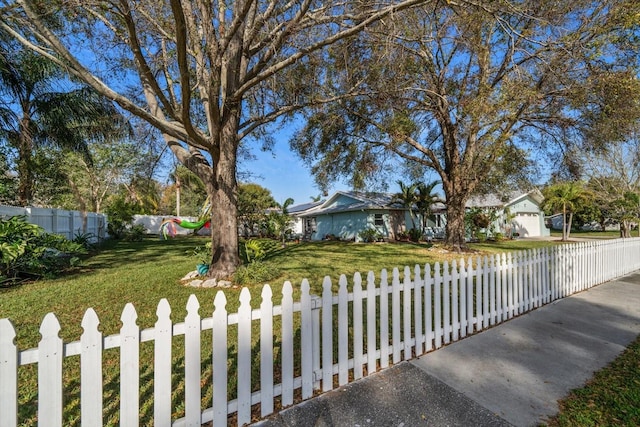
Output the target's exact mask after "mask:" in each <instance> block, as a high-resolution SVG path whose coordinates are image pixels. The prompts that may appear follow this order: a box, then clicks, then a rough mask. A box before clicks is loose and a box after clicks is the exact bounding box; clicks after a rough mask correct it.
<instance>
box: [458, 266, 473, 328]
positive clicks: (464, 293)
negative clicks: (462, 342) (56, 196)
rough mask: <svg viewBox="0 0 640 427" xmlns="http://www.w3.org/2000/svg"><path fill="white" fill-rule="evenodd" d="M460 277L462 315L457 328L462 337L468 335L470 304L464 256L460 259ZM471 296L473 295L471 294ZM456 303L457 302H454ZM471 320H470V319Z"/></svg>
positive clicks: (459, 300)
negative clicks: (468, 301)
mask: <svg viewBox="0 0 640 427" xmlns="http://www.w3.org/2000/svg"><path fill="white" fill-rule="evenodd" d="M458 277H459V281H460V283H459V285H460V287H459V292H460V296H459V298H458V307H459V309H458V310H459V316H460V326H459V327H458V328H456V329H458V330H459V334H460V337H461V338H464V337H466V336H467V319H468V313H469V311H468V309H467V307H468V304H467V268H466V263H465V261H464V258H462V259H460V272H459V273H458ZM469 298H471V296H469ZM454 303H455V302H454ZM469 321H470V320H469Z"/></svg>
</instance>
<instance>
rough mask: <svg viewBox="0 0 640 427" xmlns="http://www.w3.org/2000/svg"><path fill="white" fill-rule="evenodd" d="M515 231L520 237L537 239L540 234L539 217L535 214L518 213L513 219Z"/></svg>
mask: <svg viewBox="0 0 640 427" xmlns="http://www.w3.org/2000/svg"><path fill="white" fill-rule="evenodd" d="M514 222H515V223H516V227H515V231H516V232H518V233H520V236H522V237H538V236H540V235H541V233H540V215H539V214H535V213H519V214H516V217H515V219H514Z"/></svg>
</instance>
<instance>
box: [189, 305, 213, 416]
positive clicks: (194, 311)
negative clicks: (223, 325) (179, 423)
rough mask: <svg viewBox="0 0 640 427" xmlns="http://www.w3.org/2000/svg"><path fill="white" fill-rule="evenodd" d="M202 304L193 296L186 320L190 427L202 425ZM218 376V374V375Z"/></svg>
mask: <svg viewBox="0 0 640 427" xmlns="http://www.w3.org/2000/svg"><path fill="white" fill-rule="evenodd" d="M199 309H200V303H199V301H198V298H197V297H196V296H195V295H193V294H191V296H189V300H188V301H187V316H186V317H185V319H184V323H185V325H184V414H185V423H186V425H187V426H188V427H198V426H201V425H202V403H201V398H200V363H201V357H202V356H201V354H200V352H201V348H202V344H201V342H200V339H201V338H200V337H201V333H202V325H201V323H200V322H201V320H200V314H199V313H198V310H199ZM216 374H217V373H216Z"/></svg>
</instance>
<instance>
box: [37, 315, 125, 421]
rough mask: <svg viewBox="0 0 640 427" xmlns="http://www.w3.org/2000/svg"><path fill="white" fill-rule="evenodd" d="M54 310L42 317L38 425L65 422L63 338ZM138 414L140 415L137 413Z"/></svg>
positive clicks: (39, 353) (39, 351) (39, 350)
mask: <svg viewBox="0 0 640 427" xmlns="http://www.w3.org/2000/svg"><path fill="white" fill-rule="evenodd" d="M59 332H60V323H59V322H58V319H57V318H56V316H55V315H54V314H53V313H49V314H47V315H46V316H45V317H44V319H43V320H42V324H41V326H40V334H41V335H42V339H41V340H40V343H39V344H38V425H39V426H41V427H49V426H51V427H56V426H62V359H63V357H64V356H63V346H62V339H61V338H60V337H59V336H58V333H59ZM136 418H137V417H136Z"/></svg>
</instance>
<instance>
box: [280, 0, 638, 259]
mask: <svg viewBox="0 0 640 427" xmlns="http://www.w3.org/2000/svg"><path fill="white" fill-rule="evenodd" d="M639 8H640V6H639V3H638V2H637V1H627V0H605V1H601V2H592V1H581V0H577V1H575V0H560V1H554V2H545V1H534V2H522V1H482V2H477V3H475V4H468V3H467V4H461V3H458V2H455V1H447V2H437V3H435V4H426V5H424V6H422V7H421V8H419V9H417V8H414V9H410V10H407V11H404V12H403V13H398V14H395V15H393V16H390V17H388V18H386V19H384V20H382V21H379V22H377V23H375V24H373V25H371V26H369V27H368V28H367V31H366V32H364V33H361V34H360V36H359V37H358V38H357V39H349V40H344V41H342V42H340V43H338V44H336V45H334V47H333V48H332V54H331V56H330V58H331V59H332V61H333V64H334V65H333V67H332V68H331V70H332V71H333V73H332V75H331V76H330V78H329V79H328V81H330V82H332V83H333V86H332V87H331V88H328V87H327V90H329V89H332V90H333V91H334V93H342V92H343V91H344V90H345V88H351V87H353V86H354V85H356V86H357V87H358V88H359V91H360V93H361V95H360V96H357V97H352V98H349V99H345V100H341V101H339V102H337V103H334V104H331V105H326V106H322V107H319V108H317V109H316V110H315V111H314V113H313V114H311V115H309V117H308V121H307V124H306V127H305V128H304V129H303V130H302V131H301V132H300V133H299V134H298V135H297V136H296V138H294V140H293V141H292V145H293V147H294V148H295V149H296V150H297V151H298V152H299V153H300V154H301V155H302V157H303V158H304V159H307V160H308V161H309V163H310V164H311V165H312V167H313V170H314V172H315V173H316V176H317V178H318V180H319V181H320V182H323V181H325V182H326V181H330V180H332V179H335V178H336V177H338V176H340V175H345V174H349V175H351V176H352V177H353V178H354V179H353V182H354V183H355V184H362V183H363V180H364V178H366V176H368V175H370V174H372V173H375V172H376V171H377V170H378V169H379V167H380V159H381V158H382V157H381V156H382V155H383V154H384V153H393V154H394V155H396V156H399V157H400V158H401V159H404V160H406V161H408V162H414V163H418V164H420V165H422V166H424V167H426V168H428V169H430V170H432V171H435V172H436V173H437V174H438V175H439V177H440V180H441V182H442V187H443V190H444V193H445V197H446V205H447V230H446V234H447V237H446V239H447V242H448V243H449V244H450V245H451V246H453V247H455V248H461V247H463V246H464V245H465V239H464V237H465V236H464V211H465V204H466V202H467V200H469V198H470V197H471V196H472V195H473V194H474V193H477V192H486V191H491V187H495V186H496V185H498V184H499V183H500V182H504V181H505V180H507V179H509V178H510V177H512V176H514V175H516V176H517V175H518V174H519V173H520V171H521V170H522V168H523V166H524V165H525V164H526V161H525V162H523V160H527V159H528V158H529V157H530V156H531V155H532V154H533V153H539V152H543V151H547V150H549V149H550V148H554V149H555V148H558V147H562V146H565V145H567V143H568V142H570V141H571V142H573V141H574V140H575V139H584V141H589V142H591V143H594V144H595V143H599V144H602V143H606V142H607V140H609V139H611V138H613V137H615V136H616V135H614V134H615V132H612V134H611V135H609V136H606V135H605V138H604V140H598V138H593V130H594V129H596V128H597V126H602V129H609V130H611V129H613V125H615V124H616V123H617V124H618V125H620V124H628V123H629V120H627V119H628V118H624V120H617V118H619V117H621V116H619V114H621V113H623V112H624V111H627V110H626V107H628V104H629V102H628V101H629V100H631V99H632V98H631V97H630V98H625V97H624V96H620V95H621V93H624V90H625V89H623V88H625V87H637V86H638V84H637V83H638V80H637V68H635V67H637V60H638V57H637V50H636V49H637V39H638V37H637V36H638V26H639V25H640V19H639V18H638V17H639V16H640V13H639ZM634 45H635V47H634ZM603 82H609V83H613V82H617V83H616V87H618V88H620V91H618V92H617V93H614V92H613V91H602V92H601V93H600V95H602V96H593V94H594V89H597V88H600V87H603ZM605 86H606V85H605ZM609 86H611V84H609ZM636 93H637V92H636ZM327 96H329V94H327ZM611 97H613V98H614V99H613V100H611V99H609V100H607V98H611ZM603 101H604V102H603ZM625 104H626V105H625ZM589 130H591V132H589ZM598 134H599V135H602V133H601V132H598ZM554 144H557V145H554ZM556 156H558V154H557V153H556Z"/></svg>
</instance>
